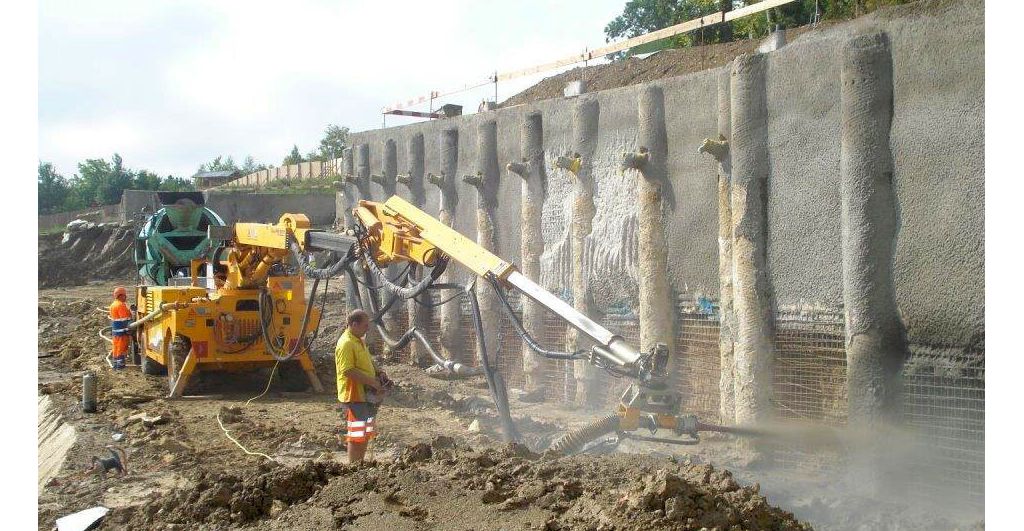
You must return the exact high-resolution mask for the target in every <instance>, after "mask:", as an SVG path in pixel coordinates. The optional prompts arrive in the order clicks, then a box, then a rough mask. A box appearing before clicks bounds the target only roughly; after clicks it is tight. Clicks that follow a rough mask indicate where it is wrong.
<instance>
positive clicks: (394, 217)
mask: <svg viewBox="0 0 1024 531" xmlns="http://www.w3.org/2000/svg"><path fill="white" fill-rule="evenodd" d="M355 217H356V218H357V219H358V220H359V222H360V224H361V225H362V226H363V227H364V228H365V229H366V243H367V244H368V248H369V250H370V252H372V253H373V254H374V256H373V257H372V258H373V259H374V260H375V261H376V262H377V263H378V264H381V265H385V264H388V263H391V262H395V261H400V262H404V261H411V262H415V263H418V264H421V265H425V266H433V265H434V262H435V261H436V260H437V258H438V257H439V253H444V254H445V255H447V256H448V257H450V258H451V259H452V260H454V261H456V262H458V263H460V264H462V265H463V266H465V267H467V268H469V269H470V270H471V271H473V272H474V273H476V274H477V275H479V276H481V277H484V278H485V279H488V280H491V281H494V282H498V283H501V284H502V285H504V286H505V287H511V288H514V289H517V290H519V291H520V292H522V293H523V294H525V295H527V296H528V297H530V298H531V299H533V300H535V301H537V302H538V303H540V304H541V305H543V306H544V307H545V308H547V309H548V310H550V311H552V312H554V313H555V314H556V315H558V316H559V317H561V318H562V319H565V321H566V322H567V323H569V324H570V325H572V326H573V327H575V328H576V329H577V330H579V331H580V332H582V333H584V334H586V335H587V337H589V338H590V339H592V340H593V341H595V342H596V343H597V345H595V346H594V348H593V349H592V352H593V356H595V357H598V358H600V361H602V362H605V363H611V364H613V366H615V367H617V368H618V369H620V370H622V371H625V372H627V373H630V375H632V376H633V377H635V378H637V379H639V380H641V381H642V382H643V383H645V384H654V383H656V380H657V379H658V377H659V376H661V374H659V373H660V372H663V371H664V367H665V363H666V362H667V355H668V353H667V352H666V351H664V349H661V350H658V349H656V351H655V352H652V353H650V354H644V353H641V352H639V351H637V350H636V349H635V348H633V347H632V346H631V345H629V344H628V343H627V342H626V341H625V340H624V339H623V338H622V337H621V336H618V335H615V334H613V333H611V332H610V331H608V329H606V328H604V327H603V326H601V325H600V324H598V323H596V322H594V321H593V320H592V319H590V318H589V317H587V316H586V315H584V314H582V313H580V312H579V311H578V310H576V309H575V308H573V307H572V306H570V305H569V304H567V303H566V302H565V301H563V300H562V299H560V298H558V297H556V296H555V295H554V294H552V293H551V292H549V291H547V290H545V289H544V288H542V287H540V286H539V285H538V284H537V283H536V282H534V281H533V280H531V279H529V278H527V277H525V276H524V275H523V274H522V273H520V272H519V271H517V270H516V268H515V266H514V265H513V264H512V263H510V262H506V261H505V260H502V259H501V258H499V257H498V256H495V255H494V254H492V253H491V252H489V251H488V250H487V249H484V248H483V247H481V246H480V245H478V244H477V243H476V242H474V241H473V240H470V239H469V238H467V237H465V236H463V235H462V234H460V233H458V232H457V231H455V230H454V229H452V228H450V227H448V226H447V225H445V224H443V223H441V222H440V221H438V220H436V219H434V218H433V217H431V216H430V215H428V214H426V213H425V212H423V211H422V210H420V209H418V208H416V207H415V206H413V205H411V204H410V203H409V202H407V201H406V200H404V199H402V198H401V197H398V196H392V197H391V198H390V199H388V200H387V201H385V202H384V203H376V202H373V201H360V202H359V206H358V207H357V208H356V209H355Z"/></svg>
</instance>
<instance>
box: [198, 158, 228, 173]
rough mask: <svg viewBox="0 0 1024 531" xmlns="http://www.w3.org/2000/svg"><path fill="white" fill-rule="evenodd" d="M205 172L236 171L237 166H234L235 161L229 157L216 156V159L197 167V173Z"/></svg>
mask: <svg viewBox="0 0 1024 531" xmlns="http://www.w3.org/2000/svg"><path fill="white" fill-rule="evenodd" d="M206 171H238V166H235V159H233V158H231V155H228V156H227V157H223V156H220V155H218V156H217V158H215V159H213V160H211V161H210V162H207V163H206V164H203V165H201V166H199V170H198V172H199V173H201V172H206Z"/></svg>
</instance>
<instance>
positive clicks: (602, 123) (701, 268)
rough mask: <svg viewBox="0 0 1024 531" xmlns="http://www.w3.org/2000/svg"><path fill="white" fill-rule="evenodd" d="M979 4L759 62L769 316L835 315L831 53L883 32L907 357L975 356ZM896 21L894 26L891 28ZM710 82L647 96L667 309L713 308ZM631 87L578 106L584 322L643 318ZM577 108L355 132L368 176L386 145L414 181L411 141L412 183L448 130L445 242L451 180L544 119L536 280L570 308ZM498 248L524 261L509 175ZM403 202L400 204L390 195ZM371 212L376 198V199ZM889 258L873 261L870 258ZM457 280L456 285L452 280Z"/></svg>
mask: <svg viewBox="0 0 1024 531" xmlns="http://www.w3.org/2000/svg"><path fill="white" fill-rule="evenodd" d="M983 8H984V5H983V2H981V1H977V0H975V1H966V2H958V3H955V2H920V3H919V4H918V5H910V6H906V7H902V8H897V9H892V10H885V11H882V12H880V13H876V14H874V15H871V16H867V17H863V18H861V19H858V20H856V21H853V22H851V23H848V24H843V25H839V26H835V27H832V28H827V29H823V30H820V31H818V32H814V33H809V34H805V35H803V36H802V37H801V38H799V39H797V40H796V41H794V42H792V43H790V44H789V45H787V46H785V47H784V48H782V49H780V50H778V51H774V52H771V53H769V54H767V55H766V56H765V57H764V61H763V62H764V102H765V113H764V115H765V116H764V120H765V128H764V135H765V136H764V142H763V145H764V151H762V153H764V154H762V155H761V157H767V160H762V161H761V162H762V163H766V166H767V181H766V182H767V184H766V186H765V190H764V194H765V203H766V205H765V206H764V207H763V208H764V209H765V211H764V219H765V222H764V231H763V232H764V235H763V237H764V239H765V240H764V246H765V253H766V267H765V268H764V274H766V275H767V277H766V278H765V279H763V280H764V281H765V282H764V284H765V285H767V286H771V290H772V293H771V294H770V295H771V306H772V310H773V311H774V312H776V313H780V312H785V313H792V312H797V313H801V312H802V313H803V314H805V315H813V314H814V313H815V312H817V311H818V310H822V311H832V312H835V311H839V310H841V309H842V307H843V303H844V291H843V252H842V227H841V225H842V223H841V215H840V211H841V200H840V146H841V130H842V111H841V104H842V101H841V100H842V97H841V90H840V89H841V75H840V71H841V68H842V50H843V49H844V47H845V46H847V44H848V43H849V41H850V40H851V39H852V38H853V37H854V36H856V35H858V34H863V33H870V32H882V33H884V34H886V35H887V37H888V39H889V41H890V43H891V54H892V65H893V72H892V93H893V100H894V106H893V116H892V126H891V131H890V149H891V152H892V156H893V171H892V176H891V180H892V183H893V189H894V191H895V211H896V212H895V215H896V216H897V235H896V240H895V249H894V253H892V254H893V256H892V258H891V259H890V261H891V264H880V265H882V266H885V267H892V269H893V275H892V277H893V280H892V282H893V284H894V291H895V300H896V304H897V307H898V311H899V315H900V316H901V318H902V320H903V321H904V323H905V324H906V330H907V334H908V337H909V340H910V342H911V343H912V345H918V346H924V345H928V346H932V347H935V346H939V347H946V348H956V349H963V350H965V351H973V352H977V351H983V350H984V220H983V216H984V206H983V205H984V196H983V194H984V61H983V60H981V59H980V58H982V57H984V42H983V39H982V35H984V15H983V13H984V9H983ZM894 14H896V15H899V16H893V15H894ZM731 67H732V65H730V66H728V67H724V68H722V69H716V70H708V71H704V72H698V73H695V74H691V75H686V76H682V77H677V78H670V79H663V80H658V81H655V82H653V83H652V85H656V86H658V87H660V88H661V89H662V91H663V93H664V106H665V129H666V133H667V138H668V145H667V149H668V153H667V157H666V160H665V165H666V170H667V174H668V180H667V184H666V186H665V190H664V192H663V193H664V202H665V205H666V206H665V212H664V219H665V240H666V252H667V255H668V271H667V275H668V281H669V285H670V287H671V289H672V290H673V292H674V294H676V295H692V296H696V297H700V296H705V297H708V298H710V299H713V300H718V299H720V294H719V285H720V280H719V275H718V271H719V269H718V266H719V264H718V257H719V244H718V204H719V202H718V183H717V179H718V165H717V162H716V161H715V160H714V159H713V158H712V157H708V156H705V155H700V154H698V153H697V148H698V147H699V146H700V145H701V142H702V141H703V140H704V138H706V137H711V138H716V137H717V135H718V133H719V121H718V120H719V105H718V103H719V100H718V80H719V77H720V76H721V75H722V74H723V71H730V70H731ZM642 90H645V86H644V85H637V86H630V87H623V88H620V89H614V90H608V91H604V92H599V93H595V94H591V95H588V96H587V97H590V98H595V99H596V100H597V102H598V105H599V106H600V117H599V123H598V133H597V138H596V148H595V153H594V155H593V160H592V161H589V162H590V163H591V164H592V168H593V169H592V171H593V175H594V178H595V190H594V201H595V205H596V214H595V216H594V219H593V230H592V232H591V234H590V235H589V236H588V237H587V242H586V245H585V251H584V253H585V256H584V259H585V260H586V261H587V263H586V264H585V266H584V267H586V268H587V270H588V271H589V278H588V285H589V289H590V290H591V294H592V301H593V304H594V306H595V308H594V310H595V311H596V312H599V313H600V312H605V311H607V310H608V309H609V308H613V307H614V308H628V309H633V310H636V309H637V308H638V307H639V301H638V295H637V294H638V289H637V218H636V216H637V199H638V198H637V190H636V177H635V175H631V174H630V173H629V172H623V171H622V170H621V165H620V162H621V155H622V153H623V152H626V151H629V152H635V151H637V150H638V148H639V147H641V146H640V145H639V141H638V118H637V108H638V107H637V105H638V97H639V94H640V93H641V91H642ZM574 105H575V99H572V98H568V99H567V98H562V99H555V100H548V101H543V102H538V103H534V104H528V105H522V106H516V107H512V108H507V109H500V110H498V111H494V112H487V113H480V114H475V115H469V116H464V117H459V118H453V119H449V120H439V121H434V122H425V123H418V124H412V125H408V126H403V127H394V128H388V129H384V130H376V131H365V132H361V133H355V134H353V135H352V136H351V141H352V142H353V145H355V146H359V145H365V146H366V147H365V148H364V149H366V150H367V151H368V154H369V155H368V159H369V161H368V164H369V168H370V172H371V173H374V174H376V173H380V172H381V168H382V162H383V161H382V155H383V153H384V145H385V142H387V141H389V140H391V141H394V142H396V143H397V147H398V149H397V150H396V151H397V165H398V172H399V173H407V172H408V171H409V166H410V161H409V159H408V155H407V152H408V149H407V145H408V143H409V142H410V139H411V138H412V137H413V135H416V134H422V135H423V140H424V144H425V149H424V152H425V154H426V159H425V171H426V172H428V173H435V174H436V173H440V171H441V166H440V161H439V160H438V159H439V153H440V151H441V150H440V149H439V142H440V136H441V131H442V129H443V128H452V127H457V128H458V132H459V136H458V158H457V160H458V168H457V179H456V182H457V186H458V194H459V196H460V197H461V198H463V199H468V200H463V201H459V203H458V205H457V212H456V214H455V216H454V218H455V228H456V229H457V230H459V231H460V232H462V233H463V234H466V235H470V236H472V235H474V234H475V233H476V230H475V229H476V227H475V226H474V225H475V219H476V212H475V208H474V207H475V201H472V200H471V198H474V197H475V190H473V189H472V188H471V186H470V185H468V184H465V183H463V182H462V176H464V175H476V173H477V172H478V171H485V172H486V171H487V169H486V168H480V167H478V166H479V164H478V160H479V159H480V158H479V157H478V155H477V149H478V148H477V146H478V140H477V135H478V131H479V130H480V124H481V123H482V122H483V121H486V120H494V121H495V122H496V123H497V133H498V135H497V136H498V146H497V151H498V162H499V164H500V166H501V167H502V168H504V167H505V165H506V164H507V163H508V162H513V161H516V162H518V161H519V160H520V156H521V155H520V154H521V148H520V129H521V127H522V124H523V122H524V121H525V120H526V116H527V115H528V114H529V113H531V112H540V113H541V117H542V121H543V131H544V138H543V148H544V157H545V159H546V166H547V170H548V175H547V183H546V184H547V190H546V195H545V199H544V203H543V221H542V236H543V241H544V252H543V255H542V259H541V269H542V271H541V274H540V280H541V281H542V283H543V284H544V285H545V286H546V287H548V288H549V289H553V290H554V291H556V292H557V293H560V294H563V295H564V296H566V298H568V296H569V294H570V291H569V289H568V288H569V286H570V285H571V280H572V268H571V265H570V264H571V262H572V261H571V260H570V256H569V253H570V252H571V247H572V246H571V244H570V229H569V226H570V219H569V216H570V213H571V212H572V208H571V206H572V199H573V183H572V181H571V176H570V175H569V174H568V173H567V172H566V171H563V170H552V169H551V168H552V166H553V162H554V159H555V158H556V157H558V156H560V155H566V154H571V153H572V151H573V150H574V149H575V148H574V145H575V142H574V139H573V119H572V116H573V108H574ZM498 187H499V189H498V200H497V201H498V202H497V209H496V216H497V220H498V225H499V226H500V227H502V230H499V231H497V234H496V236H497V241H496V250H497V252H498V253H499V254H500V255H501V256H503V257H505V258H507V259H510V260H513V261H515V262H517V263H518V262H519V261H520V259H521V257H520V253H521V249H522V246H521V242H520V238H521V236H520V230H519V227H520V216H521V212H522V208H521V202H522V200H523V194H522V183H521V180H520V178H519V177H518V176H515V175H512V174H508V173H506V172H505V171H504V170H503V171H502V176H501V178H500V179H499V184H498ZM398 193H399V195H402V196H404V197H406V198H408V190H407V189H405V188H403V187H400V188H399V190H398ZM362 198H366V199H373V200H383V199H385V197H384V196H383V194H382V193H381V189H380V187H370V191H369V194H366V196H365V197H362ZM438 208H439V194H438V190H437V188H436V187H428V188H427V194H426V201H425V206H424V209H425V210H426V211H427V212H428V213H431V214H434V215H436V214H437V213H438ZM878 259H879V260H885V259H886V258H885V257H882V256H880V257H878ZM459 274H460V275H463V277H462V278H465V273H459Z"/></svg>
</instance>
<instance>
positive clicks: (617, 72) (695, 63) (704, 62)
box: [500, 22, 832, 107]
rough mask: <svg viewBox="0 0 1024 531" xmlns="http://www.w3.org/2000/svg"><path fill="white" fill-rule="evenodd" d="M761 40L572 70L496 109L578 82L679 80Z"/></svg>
mask: <svg viewBox="0 0 1024 531" xmlns="http://www.w3.org/2000/svg"><path fill="white" fill-rule="evenodd" d="M831 24H832V22H823V23H820V24H818V25H817V26H816V27H815V28H812V27H811V26H800V27H798V28H791V29H788V30H786V39H787V40H788V41H793V39H796V38H797V37H799V36H801V35H803V34H805V33H807V32H810V31H815V30H818V29H821V28H824V27H826V26H828V25H831ZM761 41H762V39H747V40H740V41H733V42H726V43H722V44H709V45H706V46H697V47H693V48H677V49H670V50H661V51H659V52H658V53H655V54H652V55H649V56H647V57H644V58H636V57H629V58H626V59H623V60H621V61H615V62H613V63H605V64H598V65H593V66H587V67H582V66H581V67H576V68H573V69H572V70H568V71H566V72H562V73H561V74H558V75H554V76H551V77H547V78H544V79H543V80H541V81H540V82H538V83H537V84H536V85H533V86H532V87H530V88H528V89H526V90H524V91H522V92H520V93H519V94H516V95H515V96H512V97H511V98H509V99H507V100H505V101H503V102H501V105H500V107H510V106H513V105H521V104H523V103H532V102H536V101H541V100H548V99H552V98H561V97H563V95H564V93H563V90H564V89H565V86H566V84H568V83H570V82H572V81H578V80H580V79H582V80H583V81H584V83H585V84H586V90H587V92H597V91H600V90H608V89H613V88H618V87H625V86H628V85H636V84H639V83H647V82H648V81H654V80H656V79H662V78H666V77H675V76H681V75H684V74H690V73H693V72H699V71H701V70H707V69H709V68H718V67H720V66H724V65H726V64H728V63H729V62H730V61H732V60H733V59H735V58H736V56H738V55H741V54H745V53H751V52H753V51H755V50H757V47H758V46H759V45H760V44H761Z"/></svg>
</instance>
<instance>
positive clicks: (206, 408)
mask: <svg viewBox="0 0 1024 531" xmlns="http://www.w3.org/2000/svg"><path fill="white" fill-rule="evenodd" d="M129 284H130V282H129ZM114 285H115V283H113V282H108V283H93V284H88V285H85V286H79V287H73V288H71V287H65V288H62V289H52V290H43V291H41V292H40V294H39V353H40V354H39V355H40V358H39V393H40V395H45V396H46V397H47V399H48V402H50V403H51V407H52V408H53V409H54V410H55V411H56V412H57V413H58V414H59V415H60V416H61V418H62V420H63V422H65V423H67V424H68V425H70V426H73V427H74V428H75V434H76V438H75V439H74V443H73V444H72V445H71V448H70V450H68V452H67V458H66V461H65V462H64V464H63V466H62V467H60V468H59V470H58V471H57V472H56V473H55V475H54V477H53V479H51V480H50V481H48V482H47V484H46V485H45V486H44V487H43V488H41V490H40V496H39V522H38V523H39V528H40V529H50V528H51V527H52V526H53V522H54V520H55V519H56V518H58V517H60V516H63V515H66V514H69V513H72V512H75V511H78V510H82V509H86V508H89V507H93V506H95V505H104V506H106V507H111V508H112V509H113V510H112V512H111V513H110V514H109V515H108V516H107V517H106V518H105V520H104V522H103V523H102V524H101V529H152V528H154V527H165V528H171V529H174V528H180V529H186V528H187V529H225V528H235V527H252V528H257V529H264V528H267V529H270V528H273V529H291V528H309V529H312V528H318V529H319V528H324V527H328V528H329V527H332V526H344V527H354V528H364V527H374V526H375V527H379V526H382V525H383V526H388V527H391V528H408V529H413V528H435V527H437V528H460V529H464V528H476V529H489V528H495V529H496V528H502V527H505V528H507V527H510V526H512V527H523V526H530V527H535V528H543V527H545V526H547V527H548V528H559V527H567V528H573V527H590V528H598V527H604V528H609V529H610V528H637V529H639V528H649V527H651V526H655V527H666V528H679V529H684V528H687V527H688V526H689V527H692V528H694V529H696V528H700V527H701V526H702V525H705V524H707V523H709V522H712V521H714V522H718V523H719V524H724V523H725V522H730V523H739V524H740V525H748V524H749V525H754V523H756V524H757V525H762V526H764V528H772V529H798V528H800V527H801V524H800V523H799V522H797V520H796V519H795V518H794V517H793V516H792V515H790V514H789V513H786V512H785V511H782V510H779V509H776V508H773V507H771V506H770V505H769V504H768V503H767V501H766V500H765V499H764V497H762V496H760V495H759V494H758V493H757V491H756V488H753V487H741V486H740V485H739V484H738V483H736V482H735V481H734V480H731V475H730V474H729V473H728V472H725V471H718V470H715V469H712V468H710V467H706V466H703V465H696V464H693V463H692V462H691V463H690V464H687V463H686V462H683V461H670V460H668V459H665V458H664V457H649V456H648V457H643V458H641V457H638V456H627V455H615V456H579V457H574V458H571V459H564V458H563V459H557V458H556V457H555V456H552V455H543V454H540V453H537V452H538V451H540V450H543V449H545V448H546V447H547V446H548V445H549V444H550V442H551V441H552V440H553V439H554V438H556V437H557V436H559V435H560V434H561V433H562V432H563V430H564V429H565V426H566V422H565V419H564V418H563V419H561V420H559V415H558V414H556V413H554V412H552V413H551V414H550V415H549V417H548V418H536V419H534V418H528V417H526V416H523V415H521V414H519V413H518V412H517V415H516V416H517V424H518V426H519V429H520V430H521V431H522V432H523V433H524V434H525V435H524V441H525V445H523V446H516V447H506V446H504V444H503V443H502V439H501V436H500V433H499V431H498V423H497V420H496V417H495V414H494V410H493V407H492V406H491V403H490V400H489V398H488V393H487V388H486V384H485V382H484V381H483V379H482V378H481V379H478V380H467V381H448V380H439V379H433V378H430V377H428V376H426V375H425V374H424V373H423V371H422V370H420V369H416V368H413V367H410V366H407V365H402V364H391V365H387V366H386V369H387V370H388V372H389V374H390V375H391V376H392V378H393V379H395V380H396V381H397V382H398V387H397V389H396V391H395V393H394V395H393V396H392V397H391V399H389V402H388V403H387V404H386V405H385V407H384V408H383V409H382V412H381V414H380V418H381V428H380V436H379V437H378V438H377V439H376V441H375V442H374V444H373V447H372V456H371V457H372V459H373V461H372V462H371V463H370V464H367V465H364V466H362V467H354V466H349V465H347V463H346V459H345V457H344V448H343V443H342V440H341V430H342V425H343V423H342V421H341V416H340V412H339V411H338V409H337V404H336V400H335V397H334V396H333V395H332V394H325V395H315V394H312V393H308V392H299V393H295V392H287V391H285V390H284V386H283V385H282V383H283V382H280V381H279V380H275V381H274V382H273V384H272V385H271V387H270V390H269V392H268V393H267V394H266V395H265V396H263V397H262V398H260V399H259V400H257V401H254V402H252V403H251V404H249V405H246V401H247V400H248V399H249V398H251V397H253V396H256V395H258V394H260V392H262V391H263V389H264V387H265V386H266V384H267V378H268V376H269V374H268V373H269V371H266V370H264V371H253V372H252V373H248V374H244V373H243V374H231V375H223V374H222V375H218V374H215V373H211V374H209V375H207V376H204V377H203V378H202V379H201V380H202V381H200V382H198V385H197V387H196V389H197V390H198V392H201V393H203V394H202V395H201V396H193V397H188V398H185V399H181V400H174V401H170V400H166V399H164V398H163V397H164V395H165V393H166V389H167V382H166V377H161V376H147V375H144V374H142V373H141V371H139V370H138V368H137V367H130V368H129V369H128V370H126V371H121V372H114V371H112V370H110V368H109V367H108V366H107V365H106V363H105V361H103V359H102V358H103V353H105V352H106V350H107V348H108V347H107V343H106V341H105V340H104V339H102V338H101V337H100V336H99V333H98V331H99V329H100V328H101V327H103V326H104V325H105V324H106V321H107V320H106V317H105V316H104V315H103V313H101V309H102V307H103V306H104V305H105V304H106V302H107V300H108V298H109V293H110V291H111V290H112V288H113V286H114ZM341 296H342V294H341V292H340V291H335V290H334V289H332V290H331V291H330V292H329V298H328V310H327V316H326V318H325V321H324V323H325V324H324V326H323V327H322V329H321V333H320V336H319V338H318V340H317V342H316V345H315V348H314V357H315V360H316V363H317V366H318V369H319V375H320V377H321V379H322V380H323V382H324V384H325V386H326V387H327V388H328V389H333V387H334V382H333V378H334V371H333V359H332V358H331V353H332V351H333V343H334V341H335V340H336V338H337V335H338V333H340V329H339V328H338V326H337V325H335V324H333V323H340V322H341V310H340V309H339V308H340V305H338V304H336V303H337V302H339V301H340V300H341ZM86 370H91V371H95V372H96V373H97V374H98V375H99V408H98V411H97V412H96V413H93V414H87V413H83V412H82V411H81V410H80V407H79V400H80V392H81V385H80V381H81V375H82V374H83V373H84V371H86ZM218 417H219V420H220V422H218ZM577 417H578V419H577V420H576V421H575V422H583V421H584V419H585V418H586V416H585V415H577ZM221 423H222V424H223V426H224V429H226V430H228V431H229V432H230V433H231V435H232V436H233V437H235V438H236V439H237V440H238V441H239V443H240V444H242V445H243V446H244V447H245V448H246V449H247V450H249V451H250V452H253V453H263V454H266V455H268V456H270V457H272V458H273V461H271V460H268V459H266V458H264V457H260V456H257V455H247V454H246V453H244V452H243V450H242V449H241V448H239V447H238V446H236V445H235V444H234V443H233V442H232V441H231V440H230V439H228V437H227V436H226V435H225V433H224V430H222V429H221ZM471 425H474V427H473V429H472V430H471V429H470V426H471ZM107 446H114V447H120V448H123V449H124V450H125V451H126V452H127V454H128V470H129V474H128V475H127V476H124V477H118V476H114V475H113V474H111V475H110V477H105V478H101V477H98V476H96V475H94V474H91V473H88V472H87V470H86V469H87V466H88V463H89V460H90V458H91V457H92V456H101V455H105V454H106V453H107V450H106V447H107ZM701 471H706V474H705V472H701ZM659 474H660V476H659ZM666 474H670V475H669V476H666ZM701 474H704V475H707V477H708V478H711V479H708V480H707V481H704V480H702V479H701V478H702V477H704V476H702V475H701ZM666 478H667V479H666ZM726 478H730V480H729V481H731V482H726ZM666 481H667V482H668V483H670V484H671V486H670V487H665V488H664V489H662V490H661V491H658V490H657V488H656V487H654V486H652V485H656V484H659V485H660V484H664V483H665V482H666ZM659 482H660V483H659ZM723 482H724V483H723ZM659 488H660V487H659ZM665 489H667V490H665ZM688 519H692V521H691V520H688ZM694 526H695V527H694Z"/></svg>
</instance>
